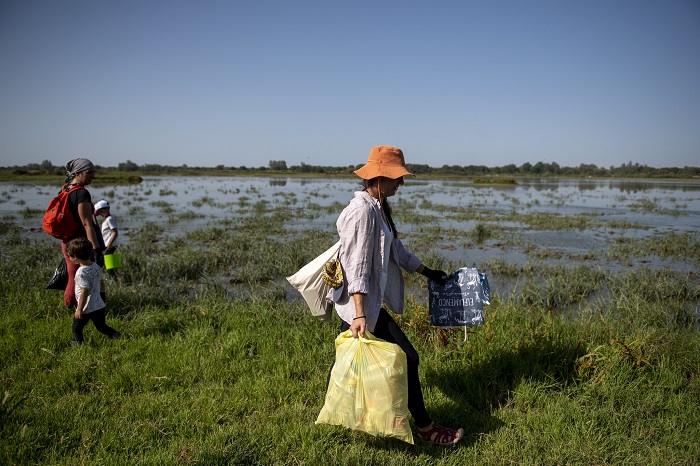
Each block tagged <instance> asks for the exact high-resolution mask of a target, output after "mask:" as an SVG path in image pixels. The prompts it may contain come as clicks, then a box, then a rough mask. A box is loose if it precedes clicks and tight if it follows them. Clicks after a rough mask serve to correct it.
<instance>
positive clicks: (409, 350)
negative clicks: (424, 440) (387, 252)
mask: <svg viewBox="0 0 700 466" xmlns="http://www.w3.org/2000/svg"><path fill="white" fill-rule="evenodd" d="M349 329H350V324H348V323H347V322H345V321H342V324H341V326H340V331H341V333H342V332H345V331H347V330H349ZM372 335H374V336H375V337H377V338H381V339H382V340H385V341H388V342H389V343H396V344H397V345H399V346H400V347H401V349H402V350H403V352H404V353H406V365H407V366H408V367H407V370H408V410H409V411H410V412H411V415H412V416H413V420H414V421H415V422H416V426H417V427H418V428H423V427H428V426H429V425H430V423H431V422H432V421H431V420H430V416H428V411H427V410H426V409H425V402H424V401H423V390H422V389H421V386H420V379H419V378H418V360H419V357H418V352H416V349H415V348H414V347H413V345H412V344H411V342H410V341H408V338H407V337H406V334H404V333H403V330H401V327H399V324H397V323H396V321H394V319H392V318H391V316H390V315H389V313H388V312H387V311H386V310H385V309H384V308H382V309H381V310H380V311H379V319H377V325H376V326H375V327H374V331H373V332H372ZM334 364H335V361H333V364H332V365H331V368H330V369H329V370H328V379H327V381H326V389H328V384H329V383H330V380H331V371H332V370H333V365H334Z"/></svg>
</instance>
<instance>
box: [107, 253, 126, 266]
mask: <svg viewBox="0 0 700 466" xmlns="http://www.w3.org/2000/svg"><path fill="white" fill-rule="evenodd" d="M121 266H122V255H121V254H119V253H118V252H117V253H114V254H107V255H106V256H105V267H106V268H107V270H111V269H118V268H120V267H121Z"/></svg>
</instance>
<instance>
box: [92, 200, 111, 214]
mask: <svg viewBox="0 0 700 466" xmlns="http://www.w3.org/2000/svg"><path fill="white" fill-rule="evenodd" d="M107 207H109V202H107V201H105V200H104V199H102V200H101V201H98V202H97V204H95V213H97V211H98V210H100V209H106V208H107Z"/></svg>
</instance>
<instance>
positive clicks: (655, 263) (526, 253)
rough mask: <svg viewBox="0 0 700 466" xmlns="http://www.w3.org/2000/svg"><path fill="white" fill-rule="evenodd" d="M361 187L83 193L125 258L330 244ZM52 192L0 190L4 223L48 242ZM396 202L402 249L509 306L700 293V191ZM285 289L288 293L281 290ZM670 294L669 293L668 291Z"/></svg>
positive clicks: (520, 189)
mask: <svg viewBox="0 0 700 466" xmlns="http://www.w3.org/2000/svg"><path fill="white" fill-rule="evenodd" d="M359 188H360V185H359V183H358V181H357V180H356V179H322V178H265V177H248V178H230V177H150V178H146V179H145V180H144V181H143V182H142V183H140V184H138V185H131V186H90V187H89V190H90V192H91V194H92V197H93V201H97V200H99V199H107V200H108V201H109V202H110V203H111V204H112V214H113V215H114V216H115V218H116V219H117V221H118V224H119V229H120V233H121V244H122V248H123V251H124V252H128V251H129V242H130V241H135V240H136V239H137V238H136V237H135V236H134V235H143V234H147V233H148V231H149V230H153V229H158V235H160V236H161V237H163V235H165V236H168V237H175V236H178V235H181V234H185V233H191V232H195V231H197V230H207V229H209V230H210V231H215V230H216V229H217V228H218V229H228V228H235V226H232V225H235V222H232V220H235V219H241V218H247V219H253V221H254V219H255V218H258V217H259V218H262V217H265V218H266V219H267V220H268V221H269V219H270V218H271V219H273V220H274V221H275V225H282V227H283V228H284V230H285V231H286V232H287V234H285V235H284V236H285V237H286V238H287V239H282V238H279V239H278V241H288V240H289V238H291V237H293V236H294V235H297V234H298V235H303V234H306V235H308V234H309V233H310V232H311V236H312V237H314V236H315V237H316V238H318V239H319V242H320V243H324V244H325V242H328V241H329V240H332V238H335V235H336V233H335V220H336V219H337V217H338V215H339V213H340V211H341V210H342V209H343V207H344V206H345V205H346V204H347V203H348V201H349V200H350V198H351V197H352V195H353V192H354V191H355V190H357V189H359ZM57 190H58V186H56V185H53V186H50V185H35V184H23V183H1V184H0V192H2V196H0V198H1V199H2V201H1V202H0V222H7V223H13V224H16V225H19V226H20V227H21V228H22V231H23V232H24V234H26V235H27V236H28V237H30V238H31V237H36V238H42V239H44V240H48V241H51V240H50V239H49V238H47V237H46V235H45V234H44V233H43V232H42V231H41V228H40V224H41V218H42V216H43V212H44V209H45V208H46V205H47V203H48V201H49V199H50V198H51V197H52V196H53V195H54V194H55V193H56V192H57ZM391 202H392V206H393V209H394V216H395V220H396V222H397V227H398V230H399V232H400V234H401V237H402V239H403V241H404V243H405V244H407V245H408V247H409V248H410V249H411V250H413V251H414V252H416V253H417V254H418V255H419V257H421V258H423V259H425V260H426V262H427V263H429V264H431V265H435V266H439V267H441V268H443V269H445V270H447V269H449V270H448V271H450V270H454V269H456V268H459V267H463V266H475V267H477V268H478V269H479V270H480V271H482V272H485V273H487V274H488V275H489V277H490V278H489V280H490V282H491V285H492V289H493V290H494V291H495V293H496V294H497V295H500V296H501V297H503V298H506V299H507V298H508V297H510V296H518V298H519V299H521V300H524V301H525V302H532V303H535V304H538V303H539V304H541V305H543V306H545V307H557V308H562V309H571V307H572V305H574V304H575V305H578V304H581V303H583V302H585V303H588V304H590V303H592V302H595V301H597V300H598V299H599V298H603V299H604V298H605V295H606V290H605V286H603V284H604V283H605V282H606V281H608V280H610V279H613V278H614V277H616V275H617V274H618V273H619V272H624V273H625V274H627V273H628V272H631V271H633V272H635V273H636V272H637V271H639V273H646V274H655V275H653V276H654V277H656V278H652V280H653V281H655V282H659V281H660V280H661V281H663V280H665V277H667V276H668V277H669V280H672V281H675V280H682V281H683V282H688V283H691V284H695V285H694V286H696V287H697V285H698V277H699V276H700V275H699V274H700V246H699V244H700V234H699V233H698V232H700V182H688V181H679V182H675V181H630V180H587V179H586V180H569V179H566V180H556V179H554V180H552V179H543V180H518V182H517V184H515V185H478V184H473V183H471V182H469V181H451V180H421V179H408V180H407V182H406V184H405V185H404V186H402V187H401V188H400V189H399V192H398V194H397V195H396V196H395V197H393V198H392V199H391ZM262 223H264V222H261V224H262ZM144 227H145V228H144ZM253 234H256V233H253ZM251 242H252V241H251ZM57 243H58V242H57ZM322 246H323V245H322V244H319V246H318V251H317V252H318V253H320V252H321V251H322V250H323V249H325V248H322ZM311 249H312V250H314V249H313V248H311ZM311 257H313V256H311ZM233 260H234V262H235V258H234V259H233ZM294 271H295V270H288V271H287V270H284V271H282V274H291V273H293V272H294ZM283 277H284V275H281V276H277V277H274V281H275V282H276V286H285V285H286V283H285V281H284V278H283ZM233 281H236V280H233ZM659 283H660V282H659ZM412 285H413V286H414V290H413V291H414V292H415V293H416V294H417V295H419V296H421V295H423V294H425V291H424V290H422V289H421V288H422V286H420V284H419V283H418V282H415V283H413V284H412V283H411V282H409V286H412ZM662 285H663V284H660V285H659V286H662ZM664 286H665V285H664ZM683 286H685V285H683ZM582 290H584V291H582ZM596 290H600V291H599V292H598V291H596ZM236 292H240V290H238V291H236ZM243 292H246V291H245V290H244V291H243ZM287 292H291V295H293V294H294V291H293V290H292V291H290V288H289V287H288V286H287ZM666 292H667V291H664V293H666ZM668 293H671V296H672V295H673V293H674V292H673V287H671V288H669V289H668ZM577 303H578V304H577ZM571 312H573V313H576V312H577V311H576V310H575V309H574V310H572V311H571ZM699 312H700V306H698V305H697V304H696V305H695V314H696V315H698V313H699Z"/></svg>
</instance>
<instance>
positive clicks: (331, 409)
mask: <svg viewBox="0 0 700 466" xmlns="http://www.w3.org/2000/svg"><path fill="white" fill-rule="evenodd" d="M316 424H332V425H338V426H345V427H347V428H348V429H351V430H361V431H364V432H367V433H368V434H371V435H374V436H377V437H396V438H398V439H400V440H403V441H404V442H408V443H410V444H413V434H412V432H411V427H410V426H409V423H408V378H407V375H406V353H404V352H403V350H401V348H400V347H399V345H395V344H393V343H388V342H386V341H384V340H380V339H379V338H377V337H375V336H374V335H372V334H371V333H369V332H365V336H364V338H353V337H352V332H351V331H350V330H348V331H347V332H344V333H341V334H340V335H338V337H337V338H336V339H335V365H334V366H333V370H332V371H331V378H330V383H329V384H328V392H327V393H326V402H325V403H324V405H323V408H322V409H321V412H320V414H319V415H318V419H316Z"/></svg>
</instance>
